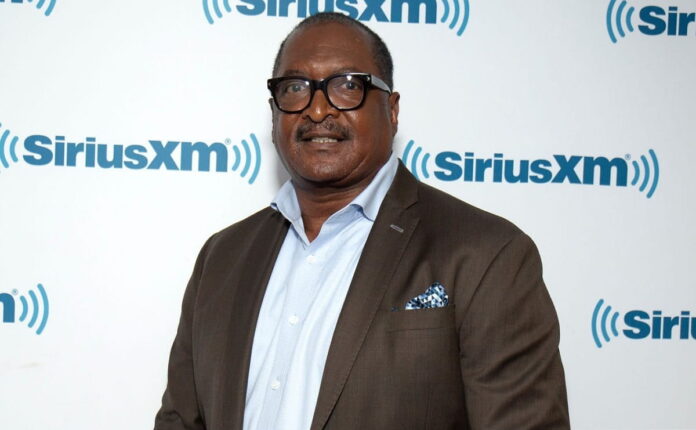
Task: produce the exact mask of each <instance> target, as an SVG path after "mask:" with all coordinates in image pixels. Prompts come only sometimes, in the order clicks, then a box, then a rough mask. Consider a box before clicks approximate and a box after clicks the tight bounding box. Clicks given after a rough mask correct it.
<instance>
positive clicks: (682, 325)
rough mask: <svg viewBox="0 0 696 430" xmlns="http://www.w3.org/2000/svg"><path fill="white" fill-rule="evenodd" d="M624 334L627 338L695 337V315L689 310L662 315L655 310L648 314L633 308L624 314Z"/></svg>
mask: <svg viewBox="0 0 696 430" xmlns="http://www.w3.org/2000/svg"><path fill="white" fill-rule="evenodd" d="M624 324H625V325H626V327H628V328H626V329H624V330H623V333H624V336H626V337H627V338H629V339H646V338H651V339H696V317H694V316H691V312H689V311H681V312H680V313H679V315H663V314H662V311H659V310H656V311H652V314H649V313H648V312H646V311H642V310H633V311H629V312H626V314H625V315H624Z"/></svg>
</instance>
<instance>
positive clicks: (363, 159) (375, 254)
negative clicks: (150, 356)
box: [155, 14, 569, 430]
mask: <svg viewBox="0 0 696 430" xmlns="http://www.w3.org/2000/svg"><path fill="white" fill-rule="evenodd" d="M273 76H274V78H273V79H271V80H269V89H270V90H271V94H272V100H271V109H272V111H273V132H272V135H273V142H274V144H275V146H276V149H277V151H278V154H279V156H280V158H281V160H282V162H283V164H284V165H285V167H286V168H287V170H288V172H289V174H290V177H291V181H290V182H288V183H286V184H285V185H284V186H283V187H282V188H281V190H280V191H279V192H278V195H277V196H276V198H275V199H274V202H273V204H272V207H271V208H267V209H264V210H262V211H260V212H258V213H256V214H255V215H252V216H251V217H249V218H247V219H245V220H243V221H241V222H239V223H237V224H234V225H233V226H231V227H229V228H227V229H225V230H223V231H221V232H219V233H217V234H215V235H213V236H212V237H211V238H210V239H209V240H208V242H207V243H206V244H205V246H204V247H203V250H202V251H201V253H200V256H199V258H198V260H197V263H196V266H195V268H194V272H193V275H192V277H191V280H190V282H189V285H188V288H187V290H186V293H185V296H184V302H183V308H182V315H181V321H180V325H179V330H178V333H177V336H176V339H175V341H174V345H173V347H172V352H171V358H170V365H169V382H168V386H167V389H166V391H165V393H164V397H163V401H162V408H161V410H160V411H159V413H158V414H157V418H156V422H155V428H156V429H157V430H170V429H172V430H173V429H177V430H183V429H207V430H223V429H224V430H241V429H242V428H243V429H245V430H257V429H258V430H286V429H287V430H292V429H308V428H311V429H317V430H318V429H341V430H342V429H346V430H347V429H380V430H383V429H423V428H427V429H486V430H488V429H515V430H522V429H566V428H568V427H569V424H568V412H567V402H566V394H565V383H564V376H563V369H562V366H561V361H560V356H559V353H558V340H559V333H558V322H557V319H556V314H555V311H554V308H553V305H552V303H551V301H550V298H549V296H548V293H547V291H546V288H545V286H544V284H543V281H542V278H541V263H540V260H539V255H538V252H537V251H536V248H535V247H534V245H533V243H532V242H531V240H530V239H529V238H528V237H527V236H526V235H525V234H524V233H522V232H521V231H520V230H518V229H517V228H516V227H514V226H513V225H511V224H510V223H509V222H507V221H505V220H503V219H501V218H498V217H496V216H494V215H491V214H488V213H486V212H483V211H481V210H478V209H476V208H473V207H471V206H469V205H467V204H466V203H463V202H461V201H459V200H456V199H455V198H453V197H451V196H448V195H446V194H444V193H442V192H440V191H437V190H435V189H433V188H431V187H428V186H426V185H423V184H420V183H419V182H417V181H416V180H415V179H414V178H413V177H412V176H411V175H410V173H408V171H407V170H406V169H405V168H404V167H403V166H402V165H400V164H399V162H398V160H397V159H396V157H395V155H394V154H393V153H392V141H393V137H394V135H395V134H396V131H397V125H398V114H399V94H398V93H396V92H393V91H392V90H391V87H392V66H391V58H390V56H389V52H388V50H387V49H386V46H384V43H383V42H382V41H381V39H380V38H379V37H378V36H377V35H376V34H374V33H373V32H371V31H370V30H369V29H367V27H365V26H363V25H362V24H360V23H358V22H357V21H354V20H352V19H350V18H347V17H344V16H342V15H338V14H320V15H315V16H314V17H310V18H308V19H307V20H305V21H303V22H302V23H301V24H299V25H298V26H297V27H296V28H295V29H294V30H293V31H292V32H291V33H290V35H289V36H288V37H287V38H286V40H285V41H284V42H283V44H282V45H281V47H280V49H279V52H278V56H277V59H276V63H275V66H274V71H273Z"/></svg>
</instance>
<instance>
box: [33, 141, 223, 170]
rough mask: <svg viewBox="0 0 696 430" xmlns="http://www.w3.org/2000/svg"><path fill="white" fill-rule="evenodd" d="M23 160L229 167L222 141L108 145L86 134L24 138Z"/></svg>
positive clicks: (117, 166)
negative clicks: (67, 137) (78, 138)
mask: <svg viewBox="0 0 696 430" xmlns="http://www.w3.org/2000/svg"><path fill="white" fill-rule="evenodd" d="M24 151H25V155H24V156H23V159H24V161H25V162H26V163H27V164H30V165H33V166H48V165H53V166H68V167H98V168H102V169H124V168H125V169H134V170H138V169H151V170H157V169H164V170H183V171H191V170H197V171H201V172H208V171H210V170H211V169H212V170H214V171H216V172H226V171H229V169H230V167H229V165H230V164H229V163H230V161H229V158H230V156H229V151H228V148H227V146H225V145H224V144H222V143H219V142H216V143H205V142H183V141H173V140H169V141H163V140H149V141H148V143H147V145H107V144H104V143H98V142H97V141H96V139H95V138H93V137H87V138H86V139H85V140H84V142H67V141H66V140H65V137H63V136H56V137H55V139H51V138H49V137H48V136H44V135H38V134H35V135H31V136H29V137H27V138H26V139H25V140H24Z"/></svg>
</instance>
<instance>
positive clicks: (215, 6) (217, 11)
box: [203, 0, 232, 24]
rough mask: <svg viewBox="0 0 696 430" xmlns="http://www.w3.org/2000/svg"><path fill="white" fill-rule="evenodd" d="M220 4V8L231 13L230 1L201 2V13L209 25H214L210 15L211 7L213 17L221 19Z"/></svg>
mask: <svg viewBox="0 0 696 430" xmlns="http://www.w3.org/2000/svg"><path fill="white" fill-rule="evenodd" d="M220 3H222V7H224V8H225V12H227V13H230V12H232V7H231V6H230V0H203V13H204V14H205V19H206V20H208V23H209V24H214V23H215V21H214V18H213V15H212V14H211V13H210V9H211V6H212V9H213V13H214V14H215V16H216V17H218V18H222V9H220Z"/></svg>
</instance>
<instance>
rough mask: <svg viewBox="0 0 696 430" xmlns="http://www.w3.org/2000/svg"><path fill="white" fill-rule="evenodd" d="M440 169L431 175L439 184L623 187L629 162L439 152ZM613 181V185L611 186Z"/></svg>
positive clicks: (626, 178)
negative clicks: (495, 183)
mask: <svg viewBox="0 0 696 430" xmlns="http://www.w3.org/2000/svg"><path fill="white" fill-rule="evenodd" d="M435 165H436V166H437V168H439V170H435V171H434V172H433V173H434V175H435V177H436V178H437V179H440V180H442V181H457V180H459V181H465V182H507V183H527V182H531V183H537V184H544V183H569V184H584V185H592V184H596V183H598V184H599V185H616V186H626V184H627V182H628V162H627V161H626V160H625V159H624V158H620V157H616V158H611V159H609V158H607V157H591V156H581V155H570V156H568V155H553V158H549V159H546V158H541V159H536V160H515V159H506V158H505V156H504V154H502V153H496V154H493V157H492V158H479V157H476V156H475V154H474V153H473V152H465V153H464V154H463V156H462V154H460V153H457V152H452V151H445V152H440V153H439V154H437V156H436V157H435ZM612 182H613V184H612Z"/></svg>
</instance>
